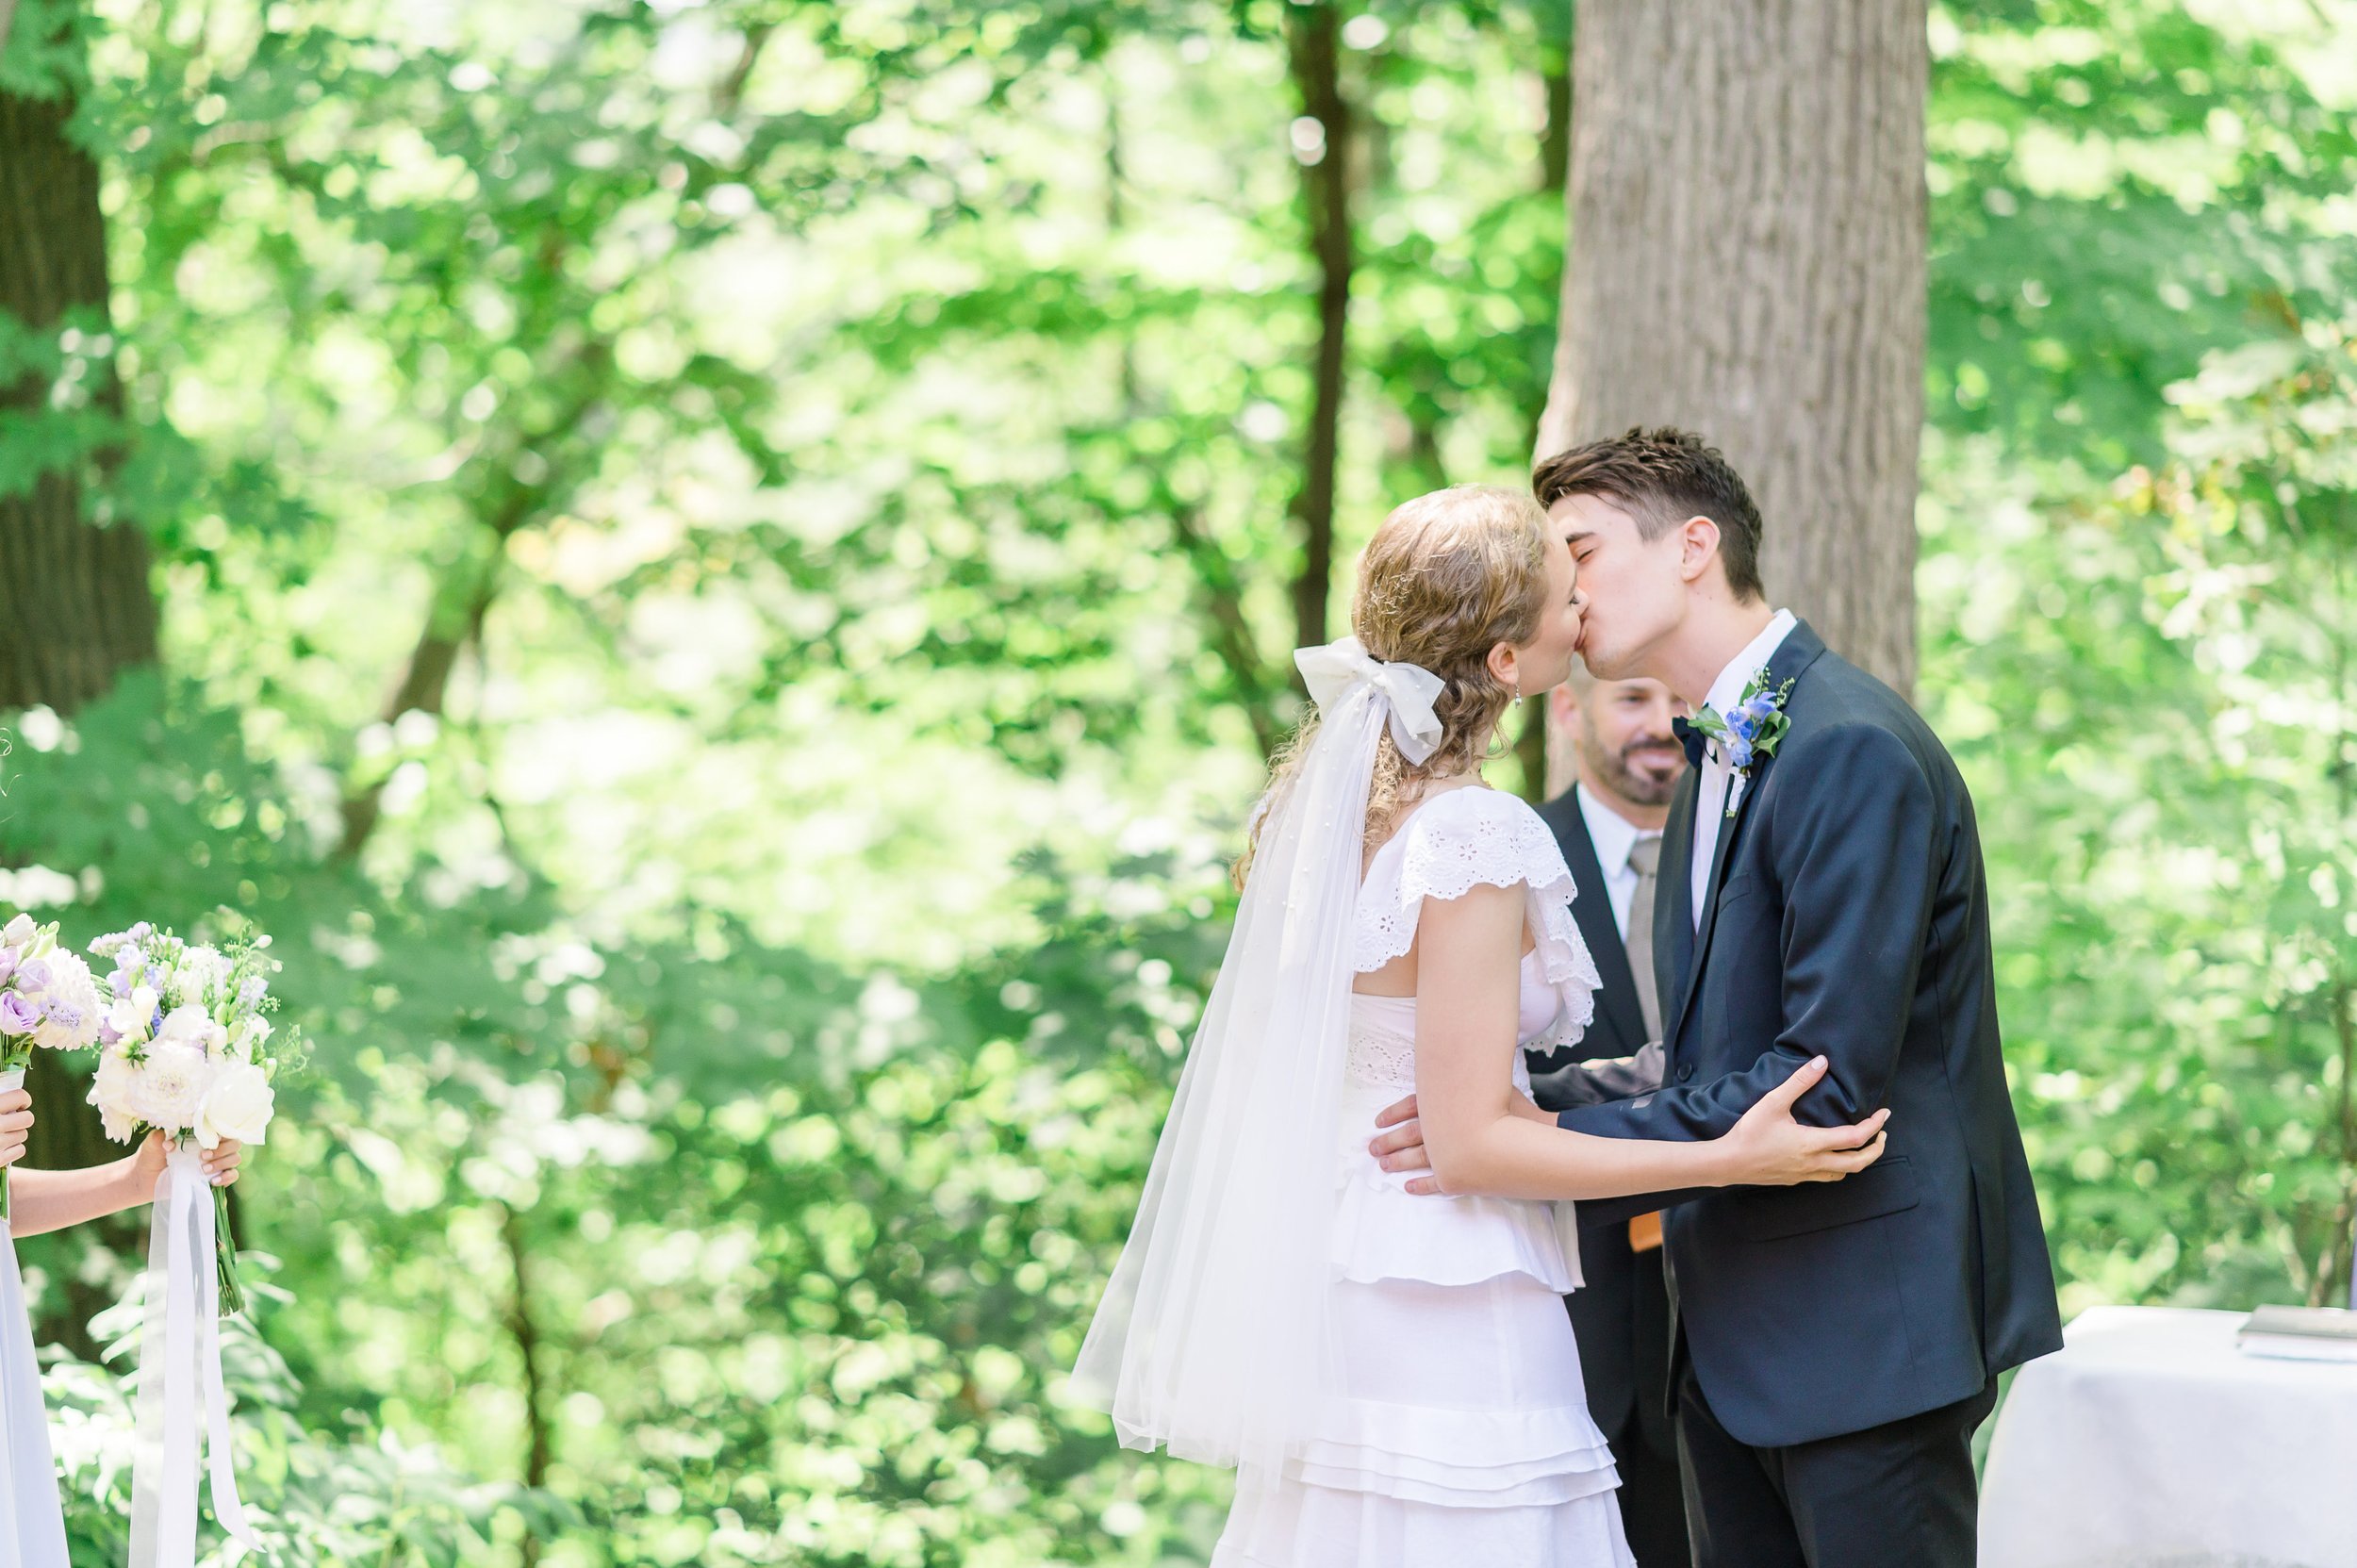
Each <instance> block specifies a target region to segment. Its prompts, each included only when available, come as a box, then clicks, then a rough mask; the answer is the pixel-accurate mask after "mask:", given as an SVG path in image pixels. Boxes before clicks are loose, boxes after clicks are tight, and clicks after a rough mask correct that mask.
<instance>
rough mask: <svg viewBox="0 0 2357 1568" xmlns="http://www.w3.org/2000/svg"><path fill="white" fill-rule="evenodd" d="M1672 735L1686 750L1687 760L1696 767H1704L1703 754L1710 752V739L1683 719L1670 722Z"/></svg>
mask: <svg viewBox="0 0 2357 1568" xmlns="http://www.w3.org/2000/svg"><path fill="white" fill-rule="evenodd" d="M1670 733H1671V734H1673V735H1675V736H1677V737H1678V744H1679V745H1680V746H1683V747H1685V748H1686V760H1687V761H1688V762H1689V763H1690V764H1692V765H1693V766H1694V767H1701V766H1702V765H1703V753H1704V752H1705V751H1708V750H1710V737H1709V736H1708V735H1706V734H1703V733H1702V732H1701V731H1700V730H1698V729H1696V728H1694V726H1693V725H1691V724H1689V723H1688V722H1687V721H1686V720H1685V719H1683V718H1673V719H1671V720H1670Z"/></svg>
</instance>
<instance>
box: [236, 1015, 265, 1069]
mask: <svg viewBox="0 0 2357 1568" xmlns="http://www.w3.org/2000/svg"><path fill="white" fill-rule="evenodd" d="M270 1037H271V1022H270V1020H269V1019H268V1018H265V1017H263V1016H262V1015H260V1014H259V1013H256V1014H255V1015H253V1016H251V1017H249V1018H248V1019H246V1021H245V1023H244V1024H243V1025H242V1026H241V1027H240V1028H239V1031H238V1049H237V1052H236V1054H238V1055H239V1056H241V1057H243V1058H245V1060H247V1061H248V1062H259V1061H260V1060H262V1048H263V1047H264V1046H266V1045H268V1044H270Z"/></svg>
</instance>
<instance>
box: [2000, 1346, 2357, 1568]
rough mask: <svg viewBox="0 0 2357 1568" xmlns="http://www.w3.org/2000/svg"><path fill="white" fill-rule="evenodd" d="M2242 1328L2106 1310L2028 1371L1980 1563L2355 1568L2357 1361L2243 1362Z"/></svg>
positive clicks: (2043, 1567)
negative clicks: (2237, 1344) (2238, 1335)
mask: <svg viewBox="0 0 2357 1568" xmlns="http://www.w3.org/2000/svg"><path fill="white" fill-rule="evenodd" d="M2243 1316H2244V1314H2243V1313H2241V1312H2194V1311H2188V1310H2184V1309H2180V1308H2168V1307H2098V1308H2094V1309H2092V1310H2090V1311H2088V1312H2084V1313H2082V1314H2081V1315H2080V1316H2079V1317H2078V1318H2077V1319H2076V1320H2075V1321H2073V1322H2072V1323H2071V1325H2070V1327H2069V1329H2067V1330H2065V1332H2064V1335H2063V1339H2064V1342H2065V1348H2063V1349H2062V1350H2060V1351H2058V1352H2057V1353H2055V1354H2054V1355H2052V1356H2047V1357H2044V1358H2042V1359H2040V1360H2038V1361H2035V1362H2030V1363H2029V1364H2028V1365H2027V1366H2025V1367H2023V1368H2022V1369H2021V1371H2020V1373H2019V1375H2018V1376H2017V1377H2016V1378H2014V1382H2013V1388H2012V1391H2011V1393H2010V1395H2008V1396H2007V1398H2006V1400H2005V1406H2004V1410H2003V1412H2002V1413H2001V1414H2000V1415H1999V1417H1998V1421H1997V1431H1996V1434H1995V1437H1994V1439H1993V1441H1992V1442H1991V1444H1990V1447H1989V1454H1988V1468H1987V1472H1986V1476H1985V1477H1984V1478H1983V1481H1982V1488H1981V1548H1980V1568H2357V1365H2349V1364H2332V1363H2328V1362H2293V1361H2274V1360H2267V1359H2263V1358H2261V1357H2257V1356H2246V1355H2244V1354H2243V1353H2242V1352H2241V1351H2239V1350H2237V1349H2235V1348H2234V1331H2235V1330H2236V1329H2239V1328H2241V1327H2242V1321H2243Z"/></svg>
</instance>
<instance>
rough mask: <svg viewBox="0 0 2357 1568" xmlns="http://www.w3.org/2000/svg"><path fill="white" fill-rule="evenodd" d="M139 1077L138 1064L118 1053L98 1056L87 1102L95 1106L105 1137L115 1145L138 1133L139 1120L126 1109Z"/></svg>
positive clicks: (128, 1106)
mask: <svg viewBox="0 0 2357 1568" xmlns="http://www.w3.org/2000/svg"><path fill="white" fill-rule="evenodd" d="M139 1076H140V1069H139V1064H137V1063H135V1062H133V1061H132V1060H131V1059H130V1058H129V1057H127V1056H124V1054H123V1053H122V1052H121V1051H119V1050H108V1051H102V1052H100V1053H99V1057H98V1077H97V1079H96V1081H93V1082H92V1083H91V1086H90V1102H91V1104H92V1105H95V1106H97V1107H98V1117H99V1120H100V1121H102V1122H104V1123H105V1124H106V1128H107V1137H109V1138H112V1139H113V1140H114V1141H115V1142H116V1143H119V1144H127V1143H129V1142H130V1141H131V1138H132V1135H133V1134H135V1133H136V1132H138V1131H139V1127H140V1119H139V1117H138V1116H136V1115H134V1114H132V1113H131V1110H130V1098H131V1091H132V1087H133V1085H134V1084H135V1083H136V1082H137V1081H138V1080H139Z"/></svg>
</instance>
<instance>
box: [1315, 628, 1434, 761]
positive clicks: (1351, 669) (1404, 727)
mask: <svg viewBox="0 0 2357 1568" xmlns="http://www.w3.org/2000/svg"><path fill="white" fill-rule="evenodd" d="M1294 666H1295V667H1296V668H1299V669H1300V671H1301V679H1302V681H1303V683H1304V684H1305V685H1308V686H1309V688H1310V701H1312V702H1315V703H1316V704H1317V705H1318V711H1319V712H1321V713H1325V712H1330V711H1331V710H1332V708H1333V706H1334V704H1335V703H1336V702H1338V701H1341V700H1342V699H1343V698H1344V697H1347V696H1349V695H1350V693H1351V692H1352V691H1353V690H1354V689H1356V688H1357V687H1359V686H1361V685H1368V686H1373V687H1374V688H1375V689H1376V693H1377V694H1378V695H1379V696H1381V698H1382V699H1383V701H1385V702H1386V703H1388V704H1389V705H1390V707H1391V710H1392V721H1391V729H1392V743H1393V745H1395V746H1397V747H1398V748H1399V754H1400V755H1401V756H1403V757H1406V758H1407V759H1408V761H1409V763H1410V764H1411V765H1413V764H1417V763H1421V762H1423V761H1424V760H1425V758H1426V757H1428V756H1430V755H1431V754H1432V753H1433V751H1435V750H1437V749H1438V748H1439V746H1440V744H1441V717H1440V715H1438V714H1436V713H1434V712H1433V711H1432V703H1433V701H1434V700H1435V699H1437V698H1438V697H1439V696H1440V695H1441V692H1442V689H1443V688H1444V687H1445V686H1446V685H1447V683H1445V682H1443V681H1442V679H1441V678H1440V677H1439V676H1438V675H1435V674H1433V673H1432V671H1430V670H1428V669H1426V668H1421V667H1420V666H1417V665H1412V664H1385V663H1384V662H1383V661H1382V660H1380V659H1378V658H1376V657H1375V656H1374V655H1373V654H1371V653H1369V652H1367V646H1366V644H1364V643H1362V642H1360V640H1359V639H1358V638H1357V637H1344V638H1343V639H1342V640H1341V641H1340V642H1329V643H1327V645H1326V646H1325V647H1323V648H1296V649H1294Z"/></svg>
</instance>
